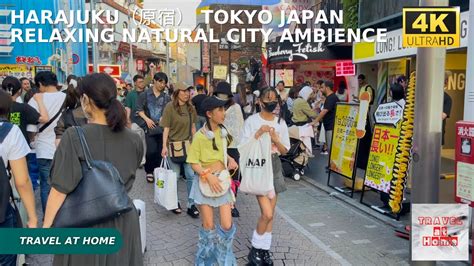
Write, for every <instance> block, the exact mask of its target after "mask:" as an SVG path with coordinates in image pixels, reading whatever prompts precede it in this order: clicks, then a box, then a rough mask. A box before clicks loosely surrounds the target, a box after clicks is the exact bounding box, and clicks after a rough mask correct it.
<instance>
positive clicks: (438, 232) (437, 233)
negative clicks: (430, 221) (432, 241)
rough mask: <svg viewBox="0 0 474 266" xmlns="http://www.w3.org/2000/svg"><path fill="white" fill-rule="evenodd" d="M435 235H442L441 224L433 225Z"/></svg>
mask: <svg viewBox="0 0 474 266" xmlns="http://www.w3.org/2000/svg"><path fill="white" fill-rule="evenodd" d="M433 235H434V236H441V229H440V227H439V226H435V227H433Z"/></svg>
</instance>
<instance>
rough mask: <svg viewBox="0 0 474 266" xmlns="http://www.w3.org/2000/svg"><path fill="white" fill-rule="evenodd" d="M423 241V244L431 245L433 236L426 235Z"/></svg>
mask: <svg viewBox="0 0 474 266" xmlns="http://www.w3.org/2000/svg"><path fill="white" fill-rule="evenodd" d="M422 243H423V246H431V237H429V236H424V237H423V242H422Z"/></svg>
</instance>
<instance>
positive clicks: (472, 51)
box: [464, 0, 474, 121]
mask: <svg viewBox="0 0 474 266" xmlns="http://www.w3.org/2000/svg"><path fill="white" fill-rule="evenodd" d="M469 10H472V11H470V12H469V25H468V27H467V30H468V31H469V32H468V33H467V36H471V37H470V38H468V40H467V66H466V89H465V92H464V93H465V94H464V120H465V121H474V76H473V75H474V38H472V36H474V1H473V0H471V1H470V2H469Z"/></svg>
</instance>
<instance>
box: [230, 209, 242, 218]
mask: <svg viewBox="0 0 474 266" xmlns="http://www.w3.org/2000/svg"><path fill="white" fill-rule="evenodd" d="M231 212H232V217H234V218H237V217H240V213H239V210H237V208H235V207H234V208H233V209H232V211H231Z"/></svg>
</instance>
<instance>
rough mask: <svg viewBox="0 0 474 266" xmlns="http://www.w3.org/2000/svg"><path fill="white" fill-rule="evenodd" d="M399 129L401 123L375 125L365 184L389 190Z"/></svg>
mask: <svg viewBox="0 0 474 266" xmlns="http://www.w3.org/2000/svg"><path fill="white" fill-rule="evenodd" d="M400 129H401V123H399V124H398V126H397V127H393V126H390V125H379V124H378V125H376V126H375V128H374V136H373V138H372V144H371V146H370V155H369V163H368V165H367V170H366V174H365V181H364V184H365V185H366V186H368V187H371V188H373V189H376V190H378V191H383V192H385V193H388V192H389V191H390V182H391V181H392V178H393V175H392V173H393V166H394V162H395V154H396V152H397V146H398V141H399V139H400Z"/></svg>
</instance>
